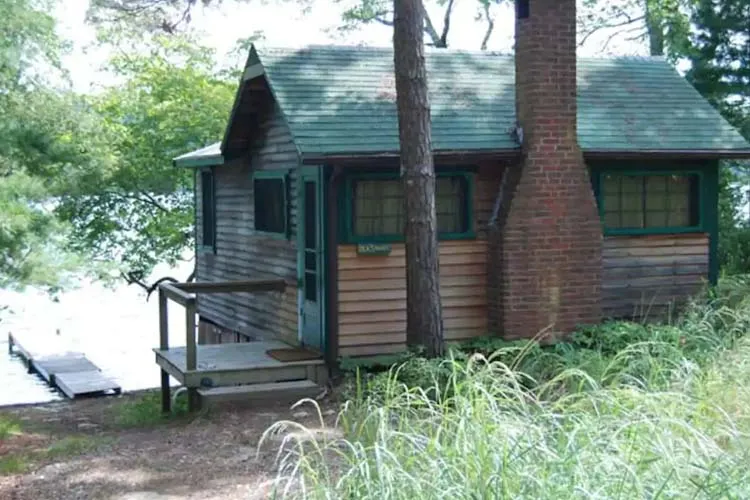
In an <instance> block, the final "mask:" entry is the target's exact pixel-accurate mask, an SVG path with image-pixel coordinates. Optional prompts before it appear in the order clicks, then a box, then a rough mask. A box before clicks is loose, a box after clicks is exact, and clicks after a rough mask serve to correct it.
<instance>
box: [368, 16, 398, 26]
mask: <svg viewBox="0 0 750 500" xmlns="http://www.w3.org/2000/svg"><path fill="white" fill-rule="evenodd" d="M384 15H387V13H383V14H379V15H377V16H375V17H373V18H372V20H373V21H375V22H376V23H380V24H382V25H384V26H391V27H393V21H390V20H388V19H387V18H385V17H382V16H384Z"/></svg>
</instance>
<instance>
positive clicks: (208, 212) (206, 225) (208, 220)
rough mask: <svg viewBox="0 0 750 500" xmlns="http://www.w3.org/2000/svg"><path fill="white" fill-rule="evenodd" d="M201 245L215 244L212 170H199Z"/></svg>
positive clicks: (214, 204)
mask: <svg viewBox="0 0 750 500" xmlns="http://www.w3.org/2000/svg"><path fill="white" fill-rule="evenodd" d="M201 216H202V219H201V224H202V231H201V238H202V240H201V245H203V246H207V247H213V246H214V245H215V244H216V200H215V190H214V175H213V172H210V171H203V172H201Z"/></svg>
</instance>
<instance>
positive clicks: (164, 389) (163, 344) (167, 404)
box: [159, 288, 172, 413]
mask: <svg viewBox="0 0 750 500" xmlns="http://www.w3.org/2000/svg"><path fill="white" fill-rule="evenodd" d="M159 349H161V350H162V351H166V350H167V349H169V317H168V315H167V294H166V293H165V292H164V290H162V289H161V288H159ZM161 411H162V412H163V413H169V412H171V411H172V394H171V391H170V388H169V373H167V372H166V371H165V370H164V369H163V368H162V370H161Z"/></svg>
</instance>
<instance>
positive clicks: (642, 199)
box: [599, 172, 701, 232]
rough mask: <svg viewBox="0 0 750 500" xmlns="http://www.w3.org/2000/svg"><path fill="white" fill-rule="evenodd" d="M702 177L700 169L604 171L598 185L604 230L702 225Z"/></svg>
mask: <svg viewBox="0 0 750 500" xmlns="http://www.w3.org/2000/svg"><path fill="white" fill-rule="evenodd" d="M700 179H701V177H700V175H699V174H697V173H679V174H666V173H664V174H661V173H654V174H650V173H649V174H644V175H635V174H620V173H612V172H608V173H604V174H602V175H601V177H600V186H599V189H600V192H601V194H600V204H601V209H602V216H603V220H604V227H605V230H608V231H615V232H617V231H621V232H633V231H643V232H660V231H664V232H670V231H675V230H677V231H680V230H687V229H695V230H697V229H699V228H700V226H701V220H700Z"/></svg>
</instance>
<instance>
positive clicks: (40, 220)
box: [0, 0, 77, 291]
mask: <svg viewBox="0 0 750 500" xmlns="http://www.w3.org/2000/svg"><path fill="white" fill-rule="evenodd" d="M50 9H51V4H49V3H47V2H43V1H35V0H0V12H3V16H1V17H0V31H1V32H2V33H3V36H2V37H0V115H2V117H3V119H2V120H1V121H0V286H2V287H4V288H5V287H13V288H23V287H24V286H26V285H34V286H40V287H42V288H47V289H48V290H50V291H55V290H56V289H57V288H58V287H59V285H61V284H62V282H63V281H64V280H63V278H64V275H65V274H66V272H67V271H69V270H71V269H73V268H75V267H77V263H76V262H75V261H74V259H73V257H72V256H71V255H68V254H67V253H66V252H65V251H64V246H65V244H66V238H65V237H66V228H65V226H64V225H62V224H60V223H59V222H58V221H57V220H56V219H55V217H54V216H53V214H52V213H51V210H50V208H51V205H50V201H51V196H52V193H51V187H52V186H51V184H52V182H50V181H49V180H48V179H44V178H38V177H37V173H38V172H39V171H40V170H45V169H47V168H49V167H50V166H51V165H53V164H56V163H58V162H59V161H60V160H61V154H62V153H63V152H62V151H60V150H59V148H55V147H52V146H51V145H52V144H53V143H54V142H55V137H54V134H53V133H51V130H52V129H54V128H55V127H56V124H55V119H56V118H57V117H56V116H55V114H54V110H56V109H57V108H58V107H59V106H58V105H60V104H61V103H62V100H61V98H60V94H59V92H58V91H56V90H54V89H53V88H52V87H51V86H52V84H53V83H58V84H59V83H61V82H63V81H64V80H62V79H61V78H62V77H63V76H64V74H63V73H62V72H61V71H58V69H59V57H60V55H61V51H62V50H63V49H64V48H65V44H64V43H63V42H62V41H61V40H60V39H59V38H58V37H57V35H56V34H55V25H54V19H53V18H52V17H51V16H50V15H49V14H48V13H47V12H48V11H49V10H50ZM55 77H57V78H56V79H55ZM64 114H65V115H67V116H70V115H73V113H71V112H70V110H69V109H68V110H67V111H66V112H65V113H64Z"/></svg>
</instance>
